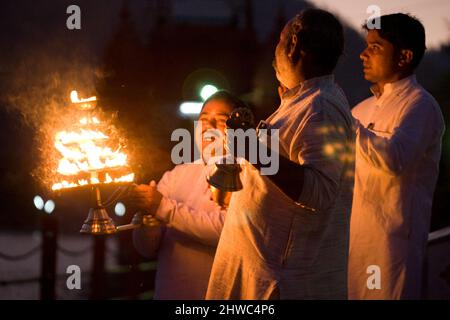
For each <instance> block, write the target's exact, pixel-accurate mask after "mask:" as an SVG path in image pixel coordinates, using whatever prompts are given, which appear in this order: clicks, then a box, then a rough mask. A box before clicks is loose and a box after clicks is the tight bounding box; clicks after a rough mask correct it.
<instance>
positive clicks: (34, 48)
mask: <svg viewBox="0 0 450 320" xmlns="http://www.w3.org/2000/svg"><path fill="white" fill-rule="evenodd" d="M82 48H83V47H82V46H79V47H76V48H73V47H72V46H71V45H70V44H69V43H67V42H65V41H64V40H58V41H50V42H47V43H43V44H40V45H39V46H38V45H36V44H34V45H30V46H29V47H28V48H22V50H20V51H19V52H18V54H17V55H16V59H15V61H13V62H12V65H11V68H10V70H12V72H10V75H9V78H8V84H7V86H6V90H5V91H6V92H7V94H6V95H5V98H4V100H5V102H4V104H5V105H6V108H7V110H9V111H16V112H18V113H19V114H20V115H21V121H23V122H24V124H26V125H27V126H28V127H30V128H32V130H33V132H34V141H33V149H35V150H31V151H32V153H33V154H37V155H38V158H37V159H36V160H35V161H34V162H35V166H34V167H35V169H34V170H33V171H32V172H31V175H32V177H33V178H34V179H35V180H36V182H38V184H40V185H41V186H42V187H44V188H49V187H50V186H51V180H53V179H54V177H53V175H52V170H51V168H56V167H57V155H56V150H55V149H54V147H53V145H54V137H55V134H56V132H57V131H59V130H61V129H63V128H67V127H68V126H69V125H70V124H71V123H72V124H73V123H74V122H76V121H78V119H79V116H78V114H77V112H79V111H78V110H76V109H75V108H73V107H72V106H71V104H70V92H71V91H72V90H74V89H76V90H77V91H78V92H79V94H80V96H82V97H87V96H92V95H96V92H95V83H96V81H98V79H99V77H101V74H100V73H99V72H98V71H97V70H96V69H95V68H94V66H95V61H93V59H92V58H91V57H90V56H89V54H87V52H88V51H87V50H83V49H82ZM53 171H54V170H53Z"/></svg>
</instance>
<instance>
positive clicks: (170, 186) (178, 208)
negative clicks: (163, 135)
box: [130, 91, 243, 300]
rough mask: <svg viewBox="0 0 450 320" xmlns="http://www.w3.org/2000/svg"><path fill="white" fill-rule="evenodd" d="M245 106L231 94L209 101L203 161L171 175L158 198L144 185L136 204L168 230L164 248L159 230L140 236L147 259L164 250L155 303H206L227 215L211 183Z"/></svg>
mask: <svg viewBox="0 0 450 320" xmlns="http://www.w3.org/2000/svg"><path fill="white" fill-rule="evenodd" d="M242 105H243V102H241V101H240V100H238V99H237V98H236V97H234V96H232V95H231V94H229V93H228V92H225V91H219V92H217V93H215V94H214V95H212V96H211V97H210V98H208V100H206V101H205V103H204V106H203V108H202V111H201V113H200V116H199V124H200V125H198V126H197V127H196V143H197V145H198V148H199V150H201V151H202V159H200V160H197V161H195V162H194V163H192V164H180V165H177V166H176V167H175V168H174V169H173V170H171V171H169V172H166V173H165V174H164V176H163V177H162V179H161V180H160V181H159V183H158V186H157V191H158V192H157V191H156V190H154V187H152V185H150V186H146V185H141V186H138V187H137V188H136V190H135V192H134V194H133V195H132V199H130V202H132V203H133V204H134V205H135V206H136V207H139V208H142V209H144V210H146V211H148V212H150V213H153V214H154V216H155V217H156V218H157V219H158V220H160V221H162V222H163V225H164V227H163V228H164V230H165V231H164V233H163V237H162V240H161V241H160V243H161V246H160V247H159V248H158V246H157V245H158V243H159V241H156V240H157V239H155V238H156V235H157V233H156V235H155V231H157V230H155V229H154V228H153V229H151V228H146V227H144V228H140V229H137V230H136V231H135V233H134V242H135V246H136V248H137V249H138V250H139V251H140V252H141V253H143V254H145V255H148V256H150V255H151V253H154V252H155V251H156V250H157V249H159V250H158V256H157V260H158V261H157V262H158V264H157V271H156V281H155V294H154V298H155V299H164V300H167V299H171V300H179V299H183V300H198V299H204V298H205V294H206V289H207V286H208V279H209V275H210V272H211V266H212V263H213V260H214V254H215V250H216V246H217V243H218V240H219V236H220V233H221V230H222V226H223V223H224V219H225V214H226V210H225V209H223V208H221V207H219V206H218V205H217V204H216V203H215V202H214V201H212V200H211V190H210V188H209V185H208V183H207V179H206V178H207V175H208V173H209V171H210V169H211V166H212V165H213V163H214V159H215V157H213V156H216V157H218V156H219V155H218V154H216V152H219V151H220V150H221V149H223V140H222V138H221V136H223V132H224V129H225V122H226V120H227V119H228V116H229V114H230V113H231V111H232V110H233V109H235V108H238V107H241V106H242ZM211 137H215V138H213V139H212V138H211ZM200 142H201V144H200ZM222 152H223V151H222ZM205 162H208V163H209V164H205ZM155 206H156V208H157V209H156V212H153V211H152V208H155Z"/></svg>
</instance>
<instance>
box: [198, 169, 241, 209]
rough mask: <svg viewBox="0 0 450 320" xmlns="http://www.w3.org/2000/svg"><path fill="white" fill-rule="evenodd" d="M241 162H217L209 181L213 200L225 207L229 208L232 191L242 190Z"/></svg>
mask: <svg viewBox="0 0 450 320" xmlns="http://www.w3.org/2000/svg"><path fill="white" fill-rule="evenodd" d="M241 171H242V169H241V166H240V165H239V164H224V163H216V164H215V165H214V168H213V170H212V171H211V174H210V175H209V176H208V177H207V179H206V180H207V181H208V183H209V185H210V188H211V195H212V200H213V201H214V202H216V203H217V204H218V205H219V206H221V207H223V208H228V205H229V204H230V200H231V194H232V192H235V191H239V190H241V189H242V188H243V187H242V181H241V178H240V173H241Z"/></svg>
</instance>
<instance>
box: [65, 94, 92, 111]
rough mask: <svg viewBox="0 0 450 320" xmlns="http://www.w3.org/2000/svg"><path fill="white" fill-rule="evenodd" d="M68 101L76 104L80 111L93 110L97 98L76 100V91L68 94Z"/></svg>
mask: <svg viewBox="0 0 450 320" xmlns="http://www.w3.org/2000/svg"><path fill="white" fill-rule="evenodd" d="M70 100H71V101H72V103H74V104H77V105H78V106H79V107H80V108H81V109H82V110H90V109H93V108H95V106H96V103H97V97H95V96H93V97H90V98H87V99H80V98H78V92H77V91H76V90H72V92H70Z"/></svg>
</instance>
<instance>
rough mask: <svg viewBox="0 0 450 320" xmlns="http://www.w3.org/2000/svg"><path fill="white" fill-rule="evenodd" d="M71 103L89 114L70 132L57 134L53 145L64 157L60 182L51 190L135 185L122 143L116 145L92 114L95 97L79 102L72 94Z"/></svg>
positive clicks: (59, 162) (59, 167)
mask: <svg viewBox="0 0 450 320" xmlns="http://www.w3.org/2000/svg"><path fill="white" fill-rule="evenodd" d="M70 96H71V99H72V103H73V104H74V105H75V106H77V107H79V108H80V109H81V110H83V112H85V113H86V115H85V116H83V117H82V118H81V119H80V120H79V121H78V122H77V123H75V124H74V126H73V128H71V129H70V130H62V131H59V132H57V133H56V135H55V140H54V146H55V148H56V150H57V151H58V152H59V154H60V155H61V158H60V159H59V161H58V167H57V169H56V171H57V173H58V174H59V177H60V180H59V181H58V182H56V183H54V184H53V186H52V190H61V189H66V188H76V187H80V186H85V185H89V184H91V185H92V184H100V183H102V184H107V183H122V182H132V181H133V180H134V173H132V172H131V170H130V168H129V167H128V163H127V155H126V154H125V153H124V152H123V146H121V145H120V144H119V145H118V146H117V145H116V146H113V145H112V143H111V141H112V140H111V137H110V136H108V135H107V134H106V133H105V131H106V130H105V129H106V128H105V126H104V125H103V124H102V122H101V121H100V120H99V119H98V118H97V117H96V116H94V115H93V114H92V110H93V109H94V108H95V107H96V102H97V99H96V97H91V98H88V99H79V98H78V93H77V92H76V91H72V92H71V94H70Z"/></svg>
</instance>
